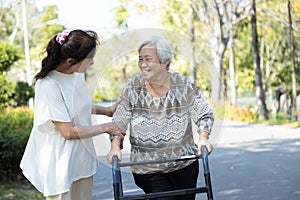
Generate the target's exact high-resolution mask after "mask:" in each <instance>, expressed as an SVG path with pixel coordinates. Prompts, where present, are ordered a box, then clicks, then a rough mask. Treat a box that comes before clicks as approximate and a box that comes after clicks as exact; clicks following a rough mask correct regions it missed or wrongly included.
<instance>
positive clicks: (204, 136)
mask: <svg viewBox="0 0 300 200" xmlns="http://www.w3.org/2000/svg"><path fill="white" fill-rule="evenodd" d="M202 146H205V147H206V150H207V155H209V154H210V153H211V152H212V150H213V146H212V144H211V143H210V142H209V141H208V133H206V132H201V133H200V136H199V141H198V153H199V155H201V154H202V152H201V147H202Z"/></svg>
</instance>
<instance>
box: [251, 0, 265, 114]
mask: <svg viewBox="0 0 300 200" xmlns="http://www.w3.org/2000/svg"><path fill="white" fill-rule="evenodd" d="M251 27H252V54H253V67H254V72H255V95H256V98H257V107H258V115H259V119H268V118H269V115H268V111H267V106H266V97H265V92H264V89H263V86H262V73H261V68H260V57H259V48H258V34H257V25H256V4H255V0H252V12H251Z"/></svg>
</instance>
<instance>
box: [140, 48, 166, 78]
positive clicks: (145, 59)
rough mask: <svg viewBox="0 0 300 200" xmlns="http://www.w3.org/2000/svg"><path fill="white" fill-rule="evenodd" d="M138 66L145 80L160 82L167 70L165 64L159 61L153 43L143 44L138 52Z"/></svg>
mask: <svg viewBox="0 0 300 200" xmlns="http://www.w3.org/2000/svg"><path fill="white" fill-rule="evenodd" d="M138 66H139V68H140V70H141V73H142V74H143V76H144V79H145V81H147V82H149V83H150V82H154V83H155V82H160V81H161V78H162V77H163V75H164V74H165V73H166V72H167V69H166V64H164V63H160V61H159V58H158V55H157V51H156V47H155V45H145V46H143V47H142V49H141V50H140V52H139V61H138Z"/></svg>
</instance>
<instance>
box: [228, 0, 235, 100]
mask: <svg viewBox="0 0 300 200" xmlns="http://www.w3.org/2000/svg"><path fill="white" fill-rule="evenodd" d="M230 10H232V5H231V3H230ZM232 17H233V16H232V15H231V16H230V27H229V42H228V43H229V44H228V45H229V77H230V79H229V84H230V104H231V105H235V104H236V85H235V69H234V68H235V66H234V43H233V40H234V38H233V35H234V31H233V24H232Z"/></svg>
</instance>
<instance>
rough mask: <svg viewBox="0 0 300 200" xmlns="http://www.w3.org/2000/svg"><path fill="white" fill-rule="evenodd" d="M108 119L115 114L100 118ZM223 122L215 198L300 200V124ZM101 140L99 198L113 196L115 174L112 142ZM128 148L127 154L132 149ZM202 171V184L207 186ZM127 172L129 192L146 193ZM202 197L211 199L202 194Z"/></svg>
mask: <svg viewBox="0 0 300 200" xmlns="http://www.w3.org/2000/svg"><path fill="white" fill-rule="evenodd" d="M106 120H108V121H109V120H110V119H109V118H103V117H101V118H100V119H99V118H97V119H96V121H97V122H99V121H101V122H104V121H106ZM222 125H223V126H222V128H221V134H220V136H219V137H218V138H217V141H216V144H215V146H214V151H213V153H212V154H211V155H210V156H209V165H210V172H211V179H212V187H213V193H214V199H216V200H235V199H238V200H258V199H264V200H287V199H293V200H294V199H300V167H299V165H300V128H288V127H282V126H266V125H249V124H246V123H240V122H232V121H224V122H223V124H222ZM95 144H96V150H97V154H98V156H99V161H100V162H99V167H98V171H97V174H96V175H95V177H94V185H93V200H113V199H114V198H113V188H112V175H111V174H112V173H111V168H110V165H108V163H107V162H106V160H105V155H106V152H107V151H108V149H109V141H108V139H107V137H106V136H104V135H102V136H97V137H96V138H95ZM124 146H126V143H125V145H124ZM124 152H125V153H126V154H127V153H128V152H129V149H126V148H125V149H124ZM124 159H127V156H125V158H124ZM200 166H201V165H200ZM201 170H202V169H201ZM202 173H203V172H202V171H200V175H199V178H198V180H199V181H198V185H199V186H200V185H203V176H202V175H201V174H202ZM122 177H123V187H124V192H133V193H134V192H140V190H139V189H138V188H137V187H136V186H135V185H134V182H133V179H132V176H131V174H130V172H129V169H124V170H123V171H122ZM196 199H197V200H202V199H203V200H204V199H206V198H205V196H204V195H203V194H198V195H197V198H196Z"/></svg>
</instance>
